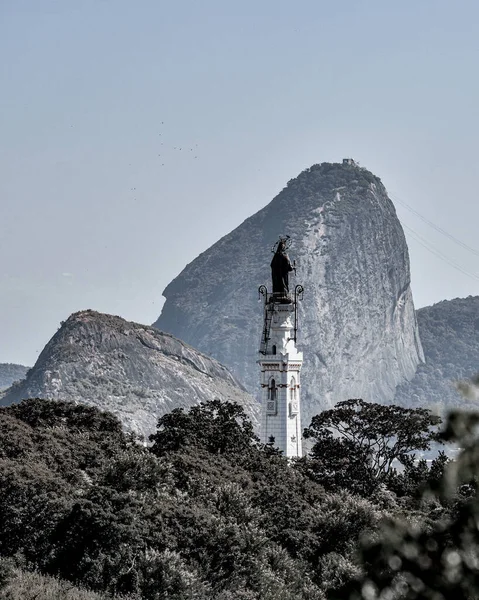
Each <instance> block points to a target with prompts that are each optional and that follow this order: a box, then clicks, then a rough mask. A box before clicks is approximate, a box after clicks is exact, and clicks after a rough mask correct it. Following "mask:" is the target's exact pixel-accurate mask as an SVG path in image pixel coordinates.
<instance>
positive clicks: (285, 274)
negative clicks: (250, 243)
mask: <svg viewBox="0 0 479 600" xmlns="http://www.w3.org/2000/svg"><path fill="white" fill-rule="evenodd" d="M289 246H290V239H289V237H288V236H287V237H280V239H279V241H278V242H277V243H276V244H275V245H274V246H273V249H272V252H274V257H273V260H272V261H271V274H272V283H273V287H272V289H273V291H272V293H270V292H268V290H267V288H266V286H264V285H262V286H260V288H259V293H260V294H261V296H263V298H264V324H263V333H262V336H261V344H260V350H259V352H260V359H259V360H258V364H259V365H260V367H261V407H262V418H261V441H262V442H263V443H264V444H271V445H272V446H274V447H276V448H278V449H279V450H282V451H283V455H284V456H287V457H288V458H291V457H300V456H302V444H301V435H302V429H301V403H300V395H301V379H300V373H301V367H302V364H303V353H302V352H298V351H297V349H296V341H297V340H296V338H297V331H298V302H299V300H301V299H302V296H303V286H301V285H297V286H296V287H295V288H294V292H293V293H292V294H291V293H290V290H289V273H290V272H291V271H293V270H294V271H295V267H294V263H293V264H291V262H290V260H289V257H288V255H287V253H286V252H287V249H288V248H289Z"/></svg>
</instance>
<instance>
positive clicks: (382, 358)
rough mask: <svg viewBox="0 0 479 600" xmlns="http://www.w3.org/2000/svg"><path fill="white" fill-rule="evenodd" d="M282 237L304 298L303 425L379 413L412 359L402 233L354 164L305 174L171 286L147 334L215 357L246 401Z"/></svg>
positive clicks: (376, 187) (414, 346)
mask: <svg viewBox="0 0 479 600" xmlns="http://www.w3.org/2000/svg"><path fill="white" fill-rule="evenodd" d="M279 234H287V235H290V236H291V237H292V239H293V241H294V242H293V246H292V247H291V250H290V256H291V258H292V259H293V258H294V259H296V265H297V281H295V278H294V277H293V278H292V280H293V281H292V285H293V286H294V284H295V283H296V282H297V283H301V284H303V285H304V288H305V295H304V301H303V303H302V305H301V308H300V330H299V336H298V342H299V349H300V350H303V351H304V358H305V362H304V367H303V377H302V402H303V415H304V417H303V424H307V423H308V422H309V418H310V417H311V416H312V415H313V414H315V413H317V412H318V411H319V410H321V409H324V408H327V407H329V406H331V405H333V404H334V403H336V402H337V401H339V400H344V399H347V398H352V397H362V398H364V399H367V400H371V401H377V402H388V401H391V400H392V399H393V397H394V393H395V389H396V386H397V385H398V384H400V383H401V382H404V381H406V380H409V379H411V378H412V377H413V376H414V373H415V371H416V368H417V366H418V364H419V363H420V362H421V361H422V359H423V354H422V348H421V344H420V341H419V337H418V331H417V323H416V317H415V312H414V306H413V301H412V295H411V289H410V271H409V257H408V250H407V246H406V241H405V238H404V234H403V231H402V228H401V225H400V223H399V220H398V218H397V216H396V212H395V209H394V206H393V204H392V202H391V200H390V199H389V198H388V196H387V192H386V190H385V188H384V186H383V185H382V183H381V181H380V180H379V179H378V178H377V177H375V176H374V175H373V174H372V173H370V172H369V171H367V170H365V169H362V168H360V167H358V166H357V165H356V164H354V163H352V164H350V163H347V164H329V163H323V164H321V165H314V166H313V167H311V168H310V169H307V170H305V171H303V172H302V173H301V174H300V175H299V176H298V177H297V178H296V179H293V180H291V181H290V182H289V183H288V185H287V187H286V188H285V189H284V190H283V191H282V192H281V193H280V194H278V196H276V198H274V199H273V201H272V202H270V204H268V205H267V206H266V207H265V208H263V209H262V210H260V211H259V212H258V213H256V214H255V215H253V216H252V217H250V218H249V219H247V220H246V221H245V222H244V223H243V224H241V225H240V226H239V227H237V228H236V229H235V230H234V231H232V232H231V233H230V234H229V235H226V236H225V237H223V238H222V239H221V240H219V241H218V242H217V243H216V244H214V245H213V246H212V247H211V248H209V249H208V250H207V251H206V252H204V253H202V254H201V255H200V256H199V257H198V258H196V259H195V260H194V261H193V262H192V263H190V264H189V265H187V266H186V267H185V269H184V270H183V271H182V273H181V274H180V275H179V276H178V277H177V278H176V279H174V280H173V281H172V282H171V283H170V284H169V285H168V287H167V288H166V289H165V291H164V296H165V297H166V302H165V304H164V307H163V311H162V313H161V316H160V317H159V319H158V320H157V322H156V323H155V326H156V327H158V328H161V329H163V330H165V331H169V332H171V333H172V334H174V335H175V336H177V337H179V338H181V339H184V340H186V341H187V342H188V343H191V344H192V345H194V346H195V347H197V348H199V349H200V350H202V351H203V352H206V353H207V354H209V355H211V356H214V357H215V358H217V359H218V360H220V361H221V362H223V363H224V364H225V365H227V366H228V368H230V369H231V371H232V372H233V373H234V374H235V375H236V376H237V377H238V378H239V379H240V381H241V382H242V383H243V384H244V385H245V386H246V387H247V389H248V390H249V391H250V392H252V393H254V392H255V391H257V389H258V381H259V379H258V370H257V365H256V364H255V361H256V359H257V356H258V355H257V351H258V347H259V339H260V333H261V328H262V309H261V305H260V304H259V303H258V296H257V288H258V285H259V284H263V283H266V284H267V285H268V287H270V285H271V284H270V268H269V263H270V261H271V258H272V254H271V246H272V244H273V242H274V241H276V240H277V239H278V235H279Z"/></svg>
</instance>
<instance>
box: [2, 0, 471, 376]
mask: <svg viewBox="0 0 479 600" xmlns="http://www.w3.org/2000/svg"><path fill="white" fill-rule="evenodd" d="M0 56H1V60H0V82H1V83H0V90H1V93H0V208H1V211H0V258H1V269H0V362H19V363H24V364H27V365H32V364H33V363H34V362H35V360H36V358H37V356H38V352H39V351H41V349H42V348H43V346H44V345H45V343H46V342H47V341H48V340H49V338H50V337H51V336H52V335H53V334H54V333H55V331H56V330H57V328H58V326H59V324H60V321H61V320H64V319H66V318H67V317H68V316H69V315H70V314H71V313H72V312H74V311H77V310H81V309H86V308H93V309H96V310H99V311H102V312H108V313H113V314H118V315H121V316H123V317H125V318H127V319H131V320H135V321H139V322H142V323H147V324H149V323H151V322H153V321H154V320H156V318H157V317H158V315H159V313H160V311H161V306H162V302H163V298H162V291H163V289H164V287H165V286H166V285H167V284H168V283H169V282H170V281H171V279H172V278H173V277H175V276H176V275H177V274H178V273H179V272H180V271H181V269H182V268H183V267H184V266H185V265H186V264H187V263H188V262H190V261H192V260H193V259H194V258H195V257H196V256H197V255H198V254H199V253H200V252H202V251H204V250H205V249H207V248H208V247H209V246H210V245H211V244H212V243H214V242H215V241H217V240H218V239H219V238H220V237H221V236H222V235H224V234H226V233H228V232H229V231H231V230H232V229H234V228H235V227H236V226H237V225H239V224H240V223H241V222H242V221H243V220H244V219H245V218H247V217H248V216H250V215H251V214H253V213H254V212H256V211H257V210H259V209H260V208H262V207H263V206H264V205H265V204H267V203H268V202H269V201H270V200H271V199H272V198H273V197H274V196H275V195H276V194H277V193H278V192H279V191H280V190H281V189H282V188H283V187H284V186H285V184H286V182H287V181H288V180H289V179H291V178H293V177H295V176H296V175H298V173H299V172H300V171H301V170H303V169H304V168H306V167H309V166H310V165H312V164H314V163H319V162H323V161H328V162H334V161H339V160H341V159H342V158H343V157H349V156H351V157H354V158H355V159H357V160H358V161H359V162H360V163H361V164H362V165H363V166H365V167H367V168H368V169H370V170H371V171H373V172H374V173H375V174H376V175H378V176H379V177H381V179H382V181H383V182H384V184H385V185H386V188H387V189H388V191H389V192H390V195H391V197H392V198H393V199H395V200H396V202H397V204H396V207H397V210H398V214H399V216H400V218H401V220H402V221H403V222H404V223H405V224H406V225H408V226H409V227H411V228H412V229H413V230H414V231H415V232H417V234H419V235H420V236H422V238H423V240H422V241H421V243H424V241H426V242H427V243H428V244H432V245H433V246H434V248H435V249H436V250H439V251H440V252H441V253H442V254H443V255H444V257H445V258H447V259H448V260H450V261H451V260H452V261H453V262H454V263H456V264H457V266H458V267H460V268H461V269H463V270H465V271H467V272H468V273H469V274H470V275H466V274H465V273H463V272H461V271H459V270H457V269H455V268H453V267H452V266H451V265H450V264H449V263H447V262H446V261H445V258H440V257H438V256H436V255H434V254H432V253H431V252H429V251H428V250H427V249H426V248H424V247H423V246H422V245H421V244H420V243H419V242H418V241H417V239H414V238H413V234H410V233H409V231H406V234H407V237H408V242H409V249H410V255H411V266H412V287H413V294H414V299H415V304H416V306H417V307H421V306H425V305H428V304H431V303H433V302H437V301H439V300H442V299H445V298H454V297H457V296H467V295H469V294H473V295H477V294H479V267H478V260H479V240H478V235H477V232H478V223H479V201H478V197H477V189H478V183H479V181H478V178H479V176H478V169H477V161H478V155H477V151H478V139H479V77H478V65H479V3H478V2H477V0H471V1H463V0H456V2H452V1H451V0H447V1H446V0H402V1H401V2H397V1H394V2H393V1H392V0H391V1H388V0H363V1H359V0H342V1H340V2H332V1H331V0H329V1H328V2H324V1H322V0H304V1H302V0H295V1H294V2H293V1H292V0H288V1H282V0H254V1H253V0H241V2H240V1H228V0H202V1H198V0H196V1H195V2H193V1H189V2H188V1H182V0H174V1H173V0H171V1H169V2H165V1H162V0H136V1H133V0H0ZM399 201H402V202H406V203H407V204H409V205H410V206H411V207H412V208H413V209H415V210H416V211H417V212H419V213H420V214H421V215H423V216H424V217H426V218H427V219H428V220H430V221H432V222H433V223H435V224H436V225H437V226H438V227H440V228H442V229H444V230H445V231H446V232H448V233H449V234H450V235H452V236H454V237H456V238H459V239H460V240H462V242H463V243H464V244H467V245H468V246H470V247H471V249H467V248H464V247H461V246H460V245H458V244H456V243H455V242H454V241H453V240H452V239H451V238H448V237H446V236H445V235H443V234H441V233H440V232H438V231H437V230H435V229H433V228H432V227H431V226H429V225H428V224H427V223H426V222H424V221H423V220H421V219H420V218H419V217H418V216H417V215H415V214H413V213H411V212H410V211H408V210H407V209H406V208H404V207H403V205H401V204H399ZM472 249H475V250H476V254H474V252H473V251H472ZM474 274H475V277H474Z"/></svg>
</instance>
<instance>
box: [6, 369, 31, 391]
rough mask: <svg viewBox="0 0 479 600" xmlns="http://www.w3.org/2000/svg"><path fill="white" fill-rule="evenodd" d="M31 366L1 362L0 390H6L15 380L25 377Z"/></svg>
mask: <svg viewBox="0 0 479 600" xmlns="http://www.w3.org/2000/svg"><path fill="white" fill-rule="evenodd" d="M28 369H29V367H25V366H24V365H16V364H13V363H0V390H4V389H6V388H8V387H9V386H11V385H12V383H13V382H15V381H20V379H23V378H24V377H25V374H26V372H27V371H28Z"/></svg>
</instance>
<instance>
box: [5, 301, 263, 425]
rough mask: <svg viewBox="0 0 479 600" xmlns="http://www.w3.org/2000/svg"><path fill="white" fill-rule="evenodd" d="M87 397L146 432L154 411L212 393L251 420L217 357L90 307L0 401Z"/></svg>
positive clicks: (251, 404) (250, 407)
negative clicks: (238, 406) (239, 407)
mask: <svg viewBox="0 0 479 600" xmlns="http://www.w3.org/2000/svg"><path fill="white" fill-rule="evenodd" d="M35 397H38V398H45V399H53V400H66V401H74V402H78V403H86V404H90V405H93V406H96V407H98V408H100V409H102V410H108V411H110V412H112V413H114V414H115V415H117V416H118V417H119V418H120V420H121V421H122V423H123V424H124V426H125V427H126V428H127V429H128V430H132V431H135V432H137V433H140V434H143V435H145V436H147V435H149V434H150V433H152V432H153V431H154V430H155V428H156V422H157V419H158V417H159V416H161V415H163V414H165V413H168V412H170V411H171V410H173V409H174V408H179V407H185V408H188V407H190V406H192V405H194V404H198V403H199V402H201V401H206V400H210V399H213V398H219V399H220V400H225V401H226V400H229V401H236V402H238V403H239V404H241V405H242V406H243V407H244V408H245V410H246V412H247V414H248V416H249V417H250V419H251V420H252V421H253V423H255V424H257V414H258V411H259V407H258V405H257V403H256V401H255V400H254V399H253V398H252V397H251V396H250V395H249V394H248V393H247V392H246V391H245V389H244V388H243V387H242V386H241V385H240V384H239V383H238V382H237V381H236V380H235V379H234V377H233V376H232V375H231V374H230V373H229V371H228V370H227V369H226V368H225V367H224V366H223V365H221V364H220V363H218V362H217V361H216V360H214V359H211V358H209V357H208V356H205V355H204V354H201V353H200V352H198V351H196V350H195V349H194V348H192V347H190V346H188V345H187V344H185V343H184V342H182V341H180V340H178V339H176V338H174V337H173V336H172V335H170V334H167V333H163V332H160V331H158V330H157V329H155V328H153V327H148V326H146V325H140V324H138V323H132V322H129V321H125V320H124V319H122V318H120V317H116V316H112V315H105V314H101V313H98V312H94V311H91V310H87V311H82V312H78V313H75V314H73V315H71V316H70V318H69V319H68V320H67V321H65V322H64V323H63V324H62V326H61V328H60V329H59V330H58V331H57V333H56V334H55V335H54V336H53V338H52V339H51V340H50V341H49V342H48V344H47V345H46V346H45V348H44V349H43V351H42V353H41V354H40V356H39V358H38V360H37V362H36V364H35V365H34V367H33V368H32V369H30V371H29V373H28V375H27V378H26V379H25V380H24V381H22V382H20V383H18V384H16V385H13V386H12V387H11V388H10V389H8V390H7V391H6V393H5V395H4V396H3V398H1V399H0V404H2V405H8V404H12V403H14V402H19V401H20V400H22V399H24V398H35Z"/></svg>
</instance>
